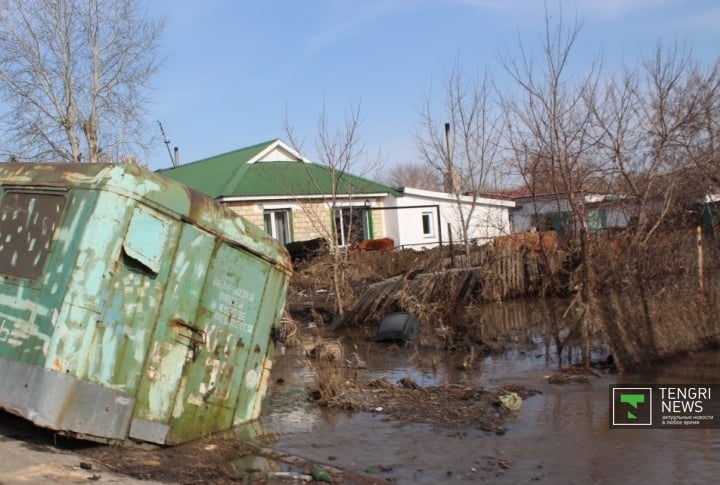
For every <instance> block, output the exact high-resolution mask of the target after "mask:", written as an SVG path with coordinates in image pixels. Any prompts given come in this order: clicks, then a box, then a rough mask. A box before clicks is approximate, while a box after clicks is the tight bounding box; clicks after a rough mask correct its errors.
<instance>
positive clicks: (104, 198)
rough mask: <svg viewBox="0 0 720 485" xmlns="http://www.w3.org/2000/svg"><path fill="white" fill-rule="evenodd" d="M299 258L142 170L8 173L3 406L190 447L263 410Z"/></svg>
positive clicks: (86, 432)
mask: <svg viewBox="0 0 720 485" xmlns="http://www.w3.org/2000/svg"><path fill="white" fill-rule="evenodd" d="M289 274H290V264H289V261H288V257H287V253H286V252H285V250H284V248H283V247H282V246H280V245H279V244H278V243H277V242H276V241H274V240H273V239H271V238H269V237H268V236H267V235H266V234H265V233H264V232H263V231H262V230H260V229H259V228H257V227H255V226H253V225H252V224H249V223H247V222H246V221H245V220H244V219H242V218H241V217H239V216H237V215H235V214H233V213H232V212H230V211H228V210H227V209H225V208H223V207H221V206H220V205H218V204H216V203H215V202H214V201H212V200H211V199H209V198H207V197H205V196H203V195H201V194H199V193H197V192H194V191H192V190H191V189H188V188H187V187H185V186H184V185H181V184H179V183H177V182H173V181H170V180H168V179H165V178H163V177H161V176H159V175H157V174H153V173H150V172H148V171H145V170H143V169H140V168H138V167H135V166H131V165H124V166H117V165H98V164H95V165H91V164H62V165H60V164H58V165H39V164H0V389H3V392H2V393H0V407H2V408H5V409H7V410H9V411H11V412H14V413H16V414H19V415H21V416H24V417H26V418H28V419H30V420H31V421H33V422H35V423H36V424H38V425H41V426H45V427H49V428H51V429H56V430H60V431H64V432H68V433H71V434H78V435H83V436H87V437H90V438H93V439H97V440H100V441H133V440H136V441H149V442H153V443H160V444H175V443H180V442H184V441H187V440H190V439H194V438H197V437H199V436H202V435H205V434H207V433H210V432H214V431H219V430H223V429H227V428H229V427H231V426H234V425H237V424H240V423H242V422H245V421H249V420H252V419H255V418H257V417H258V415H259V412H260V402H261V399H262V396H263V395H264V393H265V388H266V385H267V377H268V373H269V371H270V368H271V365H272V356H273V345H272V341H271V338H270V335H271V332H272V327H273V325H275V324H277V323H278V322H279V319H280V314H281V310H282V307H283V305H284V299H285V293H286V289H287V283H288V276H289Z"/></svg>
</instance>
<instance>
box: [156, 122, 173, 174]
mask: <svg viewBox="0 0 720 485" xmlns="http://www.w3.org/2000/svg"><path fill="white" fill-rule="evenodd" d="M158 126H160V133H162V136H163V143H165V147H166V148H167V151H168V155H169V156H170V163H172V166H173V167H177V161H176V159H175V157H173V154H172V151H171V150H170V140H168V137H167V135H166V134H165V130H164V129H163V125H162V123H161V122H160V120H158Z"/></svg>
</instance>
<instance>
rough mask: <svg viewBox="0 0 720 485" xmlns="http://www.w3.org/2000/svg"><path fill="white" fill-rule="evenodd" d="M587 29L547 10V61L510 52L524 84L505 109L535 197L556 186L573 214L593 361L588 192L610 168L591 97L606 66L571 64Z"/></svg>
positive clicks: (507, 62) (586, 354)
mask: <svg viewBox="0 0 720 485" xmlns="http://www.w3.org/2000/svg"><path fill="white" fill-rule="evenodd" d="M579 33H580V25H579V24H578V23H577V22H575V23H574V25H572V26H571V27H570V28H569V29H568V28H566V27H565V26H564V25H563V23H562V19H560V20H559V21H557V22H556V21H554V20H553V19H552V18H551V17H550V15H549V13H548V11H547V8H546V14H545V31H544V33H543V34H544V35H543V36H542V37H541V49H542V57H541V58H540V62H537V63H536V62H535V60H534V59H533V58H532V57H531V55H530V54H529V52H528V50H527V48H526V47H525V46H523V45H520V46H519V47H520V56H519V58H515V57H512V56H510V55H509V54H508V55H506V56H505V57H504V58H503V59H502V64H503V66H504V67H505V70H506V71H507V73H508V74H509V75H510V77H511V78H512V79H513V80H514V81H515V85H516V86H517V88H519V95H517V96H516V97H514V98H509V99H506V102H505V106H506V110H507V115H508V123H507V126H508V131H507V137H508V138H507V139H508V144H509V146H510V148H511V150H512V152H513V154H514V156H515V159H516V160H517V163H518V164H519V169H520V173H521V174H522V175H523V177H524V178H525V181H526V184H527V185H528V188H529V190H530V192H531V193H532V194H533V195H539V193H543V192H546V191H549V192H550V193H551V194H554V195H555V200H556V201H557V207H558V213H559V214H563V213H568V212H569V220H568V221H564V222H565V226H566V229H568V233H569V234H568V236H569V237H570V241H571V242H573V243H574V245H575V246H576V247H579V249H580V251H579V253H580V261H581V263H580V266H579V279H580V283H581V290H580V291H581V292H580V296H581V298H580V300H581V301H580V303H581V305H582V308H583V312H582V315H581V317H580V320H579V325H580V329H581V333H582V349H583V360H584V363H585V365H586V366H589V364H590V335H589V318H588V317H589V316H588V309H589V306H590V299H591V298H592V291H591V283H592V280H591V274H590V269H591V267H590V264H589V254H588V250H587V210H586V199H585V194H586V193H587V192H588V190H589V189H590V187H591V186H590V182H591V181H592V180H595V179H596V178H597V175H598V174H599V173H600V172H602V170H603V167H602V164H601V163H600V160H599V159H598V158H597V157H595V156H594V154H595V152H596V151H597V147H598V138H599V134H598V131H597V130H596V129H595V127H594V125H593V123H592V122H593V116H592V110H591V109H590V107H589V105H588V102H589V101H591V100H594V99H595V98H596V94H595V92H596V90H597V86H598V80H599V74H600V64H599V62H598V61H593V62H592V64H591V67H590V69H589V70H586V71H585V72H584V74H582V75H580V76H575V77H573V75H572V72H571V71H570V69H569V67H568V63H569V61H570V57H571V54H572V52H573V48H574V46H575V44H576V41H577V38H578V35H579Z"/></svg>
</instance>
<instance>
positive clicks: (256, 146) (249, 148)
mask: <svg viewBox="0 0 720 485" xmlns="http://www.w3.org/2000/svg"><path fill="white" fill-rule="evenodd" d="M277 141H282V140H280V138H274V139H272V140H268V141H264V142H261V143H255V144H254V145H248V146H246V147H240V148H236V149H234V150H229V151H227V152H224V153H219V154H217V155H212V156H209V157H205V158H201V159H199V160H194V161H192V162H188V163H184V164H181V165H179V166H177V167H168V168H160V169H157V170H155V172H157V173H160V172H164V171H166V170H174V169H176V168H180V167H189V166H191V165H196V164H198V163H202V162H206V161H208V160H210V159H213V158H219V157H224V156H226V155H232V154H233V153H237V152H241V151H244V150H251V149H253V148H258V147H261V146H265V147H268V146H270V145H272V144H273V143H275V142H277Z"/></svg>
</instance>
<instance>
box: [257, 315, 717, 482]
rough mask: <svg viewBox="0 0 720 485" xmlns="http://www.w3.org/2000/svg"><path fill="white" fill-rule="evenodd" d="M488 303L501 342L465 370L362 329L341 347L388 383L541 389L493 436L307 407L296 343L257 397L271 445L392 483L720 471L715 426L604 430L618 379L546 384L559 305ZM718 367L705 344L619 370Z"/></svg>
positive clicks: (554, 357) (490, 332)
mask: <svg viewBox="0 0 720 485" xmlns="http://www.w3.org/2000/svg"><path fill="white" fill-rule="evenodd" d="M505 306H507V307H509V306H510V305H505ZM559 307H560V308H563V306H562V305H559ZM492 311H493V312H495V313H493V315H494V316H493V317H492V318H493V321H492V322H491V318H490V317H489V316H488V315H489V314H488V313H485V314H482V315H479V316H478V321H481V322H484V324H483V328H482V329H481V330H479V331H482V332H483V338H484V339H486V340H487V341H493V342H496V343H498V346H499V347H502V348H503V349H504V352H502V353H499V354H490V355H479V356H478V357H477V359H476V360H475V362H474V363H473V365H472V366H471V367H470V368H463V366H462V362H463V359H464V358H465V357H466V355H465V353H463V352H455V353H448V352H438V351H435V350H433V349H429V348H422V347H415V346H408V347H404V348H397V347H393V346H386V345H383V346H379V345H376V344H374V343H370V342H369V341H367V339H366V338H364V337H361V336H360V337H358V338H357V339H355V340H354V341H352V342H350V345H353V347H354V348H355V349H356V350H357V352H358V354H359V355H360V356H361V357H362V359H363V360H365V362H366V364H367V370H366V371H363V372H362V374H361V377H358V378H360V379H366V380H370V379H373V378H376V377H386V378H387V379H388V380H390V381H392V382H394V381H397V380H398V379H400V378H402V377H406V376H409V377H411V378H412V379H413V380H415V382H417V383H418V384H421V385H423V386H430V385H443V384H456V383H473V384H476V385H481V386H486V387H496V386H499V385H502V384H507V383H517V384H522V385H525V386H529V387H534V388H536V389H538V390H540V391H542V394H539V395H536V396H533V397H531V398H529V399H527V400H525V402H524V403H523V408H522V411H521V413H520V416H519V417H518V418H517V419H516V420H515V421H512V422H510V423H508V426H507V428H508V432H507V433H506V434H505V435H504V436H495V435H493V434H488V433H485V432H482V431H479V430H476V429H473V428H468V429H462V430H444V429H438V428H433V427H431V426H427V425H419V424H398V423H394V422H389V421H386V420H385V419H384V417H383V416H382V415H374V414H368V413H356V414H347V413H344V412H338V411H333V410H322V409H318V408H317V407H316V406H315V405H314V404H312V403H309V402H308V401H307V400H306V394H305V386H306V385H307V384H309V383H311V382H312V379H313V376H312V373H311V371H310V370H309V369H308V368H307V367H305V361H304V358H303V356H302V355H300V353H299V352H298V351H297V350H295V352H294V353H293V352H291V353H289V354H287V355H286V356H285V357H283V358H282V359H279V360H278V362H277V363H276V367H275V369H273V377H274V378H275V379H282V383H281V384H280V383H277V382H276V383H275V384H273V386H272V387H271V390H270V394H269V396H268V400H267V403H266V405H267V408H266V411H265V413H264V416H265V417H264V418H263V422H264V424H265V427H266V429H267V431H269V432H273V433H277V443H276V446H277V447H278V448H279V449H282V450H285V451H288V452H291V453H294V454H297V455H300V456H304V457H306V458H308V459H311V460H316V461H318V462H321V463H330V464H332V465H334V466H339V467H344V468H348V469H351V470H356V471H372V472H373V473H374V474H375V475H376V476H378V478H381V479H390V480H394V481H395V482H396V483H427V484H435V483H464V482H466V481H468V480H478V481H480V480H486V481H492V482H493V483H519V482H527V481H531V480H542V481H544V482H545V483H569V484H572V483H578V484H580V483H616V482H617V483H620V482H626V481H628V480H632V481H635V482H640V483H651V482H654V483H712V482H714V481H715V480H716V479H717V477H718V476H720V462H719V460H718V457H720V433H719V432H718V430H652V429H642V430H625V429H612V430H611V429H609V427H608V423H609V419H610V418H609V403H608V386H609V385H610V384H617V383H619V379H618V377H617V376H615V375H611V374H606V375H600V376H598V377H596V378H593V379H591V380H590V382H588V383H580V384H565V385H552V384H548V383H547V379H546V378H545V377H546V376H547V375H548V374H549V373H551V372H553V371H555V370H556V368H557V366H558V362H559V358H558V352H557V350H558V349H557V347H556V339H554V338H553V337H552V335H550V336H549V334H548V330H549V329H552V328H555V329H557V328H558V327H557V326H555V327H553V325H551V324H550V323H549V322H548V321H547V319H548V318H551V317H552V316H553V315H554V316H555V317H557V316H558V315H562V312H560V311H559V309H555V310H551V309H548V308H547V307H545V308H540V309H538V308H537V307H530V308H515V309H513V308H503V309H494V310H492ZM563 311H564V310H563ZM498 315H500V317H498ZM523 318H525V319H527V320H525V324H524V325H523V324H522V319H523ZM503 319H504V320H503ZM347 343H348V342H346V344H347ZM595 351H596V355H597V356H599V357H602V356H603V354H605V353H606V352H607V347H606V346H605V345H604V344H603V343H602V342H598V343H597V345H596V346H595ZM562 355H563V356H564V361H565V362H567V360H566V359H565V357H567V356H568V355H570V356H571V357H572V358H573V359H577V358H579V357H578V355H577V349H576V348H573V349H571V351H570V352H569V353H568V351H567V348H563V349H562ZM719 366H720V350H712V351H706V352H701V353H695V354H691V355H689V356H687V357H685V358H683V359H681V360H679V361H677V362H674V363H671V364H667V365H662V366H658V367H657V368H656V369H654V370H653V372H652V373H646V374H643V375H629V376H623V377H622V383H623V384H631V383H643V384H651V383H678V384H679V383H698V384H708V383H718V382H720V374H719V373H718V371H717V369H718V368H719ZM506 465H507V466H506Z"/></svg>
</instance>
